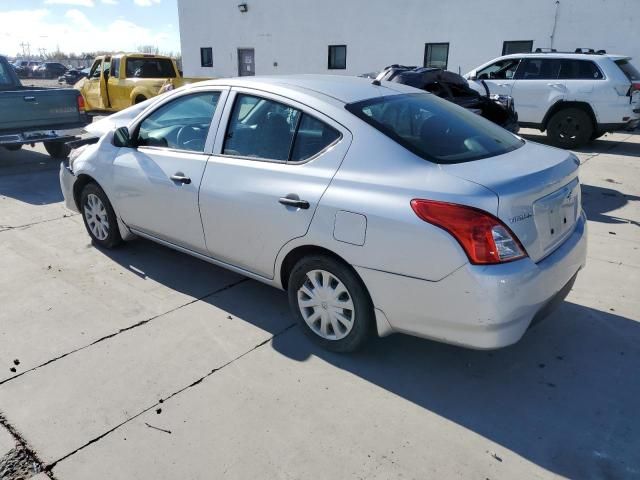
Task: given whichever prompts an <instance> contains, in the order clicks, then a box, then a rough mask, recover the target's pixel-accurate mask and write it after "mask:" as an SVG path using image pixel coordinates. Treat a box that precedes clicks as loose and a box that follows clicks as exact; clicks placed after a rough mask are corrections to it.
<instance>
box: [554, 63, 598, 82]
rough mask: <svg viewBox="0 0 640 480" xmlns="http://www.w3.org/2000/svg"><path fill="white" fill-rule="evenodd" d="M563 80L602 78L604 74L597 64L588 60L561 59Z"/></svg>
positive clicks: (561, 76) (560, 76) (561, 77)
mask: <svg viewBox="0 0 640 480" xmlns="http://www.w3.org/2000/svg"><path fill="white" fill-rule="evenodd" d="M558 78H560V79H562V80H602V78H604V77H603V75H602V72H601V71H600V69H599V68H598V67H597V65H596V64H595V63H593V62H591V61H588V60H561V61H560V75H559V77H558Z"/></svg>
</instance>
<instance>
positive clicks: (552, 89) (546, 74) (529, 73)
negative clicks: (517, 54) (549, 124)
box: [512, 57, 567, 124]
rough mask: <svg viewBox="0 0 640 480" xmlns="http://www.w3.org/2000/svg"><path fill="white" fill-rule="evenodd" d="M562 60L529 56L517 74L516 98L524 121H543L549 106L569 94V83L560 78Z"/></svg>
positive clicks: (516, 103) (519, 119)
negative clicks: (566, 83)
mask: <svg viewBox="0 0 640 480" xmlns="http://www.w3.org/2000/svg"><path fill="white" fill-rule="evenodd" d="M559 72H560V59H557V58H543V57H535V58H525V59H524V60H523V61H522V64H521V65H520V68H518V71H517V73H516V81H515V84H514V86H513V95H512V96H513V100H514V102H515V107H516V111H517V112H518V121H519V122H520V123H534V124H540V123H542V120H543V119H544V117H545V115H546V114H547V112H548V111H549V108H550V107H551V106H552V105H553V104H554V103H556V102H557V101H559V100H562V99H563V98H565V97H566V93H567V89H566V85H565V82H564V81H562V80H558V75H559Z"/></svg>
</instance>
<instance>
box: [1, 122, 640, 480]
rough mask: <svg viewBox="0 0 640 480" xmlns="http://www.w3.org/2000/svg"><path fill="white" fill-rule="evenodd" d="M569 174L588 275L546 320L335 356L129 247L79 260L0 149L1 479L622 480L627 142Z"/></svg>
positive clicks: (635, 345) (45, 184) (211, 281)
mask: <svg viewBox="0 0 640 480" xmlns="http://www.w3.org/2000/svg"><path fill="white" fill-rule="evenodd" d="M526 133H527V132H526V131H525V134H526ZM528 133H529V135H528V138H529V139H532V140H536V141H543V142H544V139H545V137H544V136H541V135H539V134H535V133H534V132H528ZM577 154H578V156H579V157H580V159H581V161H582V164H583V166H582V169H581V181H582V184H583V186H582V192H583V204H584V208H585V210H586V211H587V216H588V218H589V257H588V265H587V267H586V268H585V269H584V271H583V272H581V274H580V275H579V277H578V281H577V282H576V285H575V287H574V289H573V291H572V292H571V293H570V295H569V297H568V298H567V300H566V301H565V302H564V303H563V304H562V305H561V306H560V307H559V308H558V310H556V311H555V312H554V313H553V314H552V315H551V316H550V317H549V318H548V319H547V320H546V321H545V322H542V323H541V324H539V325H537V326H536V327H534V328H532V329H531V330H530V331H529V332H528V333H527V334H526V335H525V337H524V338H523V339H522V341H520V342H519V343H518V344H516V345H514V346H512V347H509V348H505V349H502V350H497V351H489V352H483V351H471V350H465V349H461V348H457V347H453V346H448V345H443V344H439V343H435V342H431V341H427V340H422V339H418V338H411V337H408V336H403V335H392V336H390V337H387V338H385V339H377V340H375V341H374V342H372V344H371V345H370V346H369V347H368V348H366V349H365V350H364V351H362V352H359V353H357V354H354V355H339V354H333V353H327V352H325V351H322V350H319V349H317V348H316V347H314V346H313V345H312V344H310V343H309V342H308V341H307V339H306V337H305V336H304V335H303V334H302V332H301V331H300V330H299V329H298V327H297V326H295V324H294V320H293V317H292V316H291V314H290V313H289V310H288V306H287V299H286V295H285V293H284V292H280V291H277V290H275V289H271V288H269V287H266V286H264V285H261V284H259V283H257V282H254V281H251V280H248V279H245V278H243V277H241V276H238V275H236V274H234V273H230V272H228V271H225V270H222V269H219V268H217V267H215V266H212V265H210V264H208V263H205V262H202V261H199V260H196V259H194V258H192V257H189V256H187V255H184V254H181V253H177V252H174V251H172V250H169V249H166V248H164V247H160V246H157V245H155V244H153V243H150V242H148V241H144V240H136V241H134V242H131V243H129V244H127V245H125V246H124V247H123V248H120V249H117V250H113V251H103V250H99V249H97V248H94V247H93V246H92V245H91V244H90V242H89V237H88V235H87V234H86V232H85V230H84V227H83V224H82V219H81V218H80V217H79V216H78V215H76V214H73V213H71V212H69V211H67V210H65V209H64V207H63V205H62V203H61V202H62V194H61V192H60V187H59V185H58V178H57V176H58V163H57V162H55V161H53V160H51V159H50V158H49V157H47V156H46V155H45V154H44V150H43V149H42V148H41V147H37V148H33V149H31V148H28V149H24V150H23V151H20V152H7V151H4V150H0V306H1V308H0V423H1V424H2V425H0V472H2V468H3V464H4V465H5V471H8V469H7V468H8V467H6V466H7V465H9V464H10V463H11V462H14V463H16V466H15V468H14V471H18V469H19V468H22V469H23V471H24V472H26V473H25V474H24V475H25V478H29V476H30V475H32V474H33V475H35V473H36V472H38V471H40V470H44V471H45V473H41V474H40V475H41V476H39V477H36V478H37V479H38V480H40V479H41V478H46V477H47V476H48V477H50V478H56V479H59V480H86V479H89V478H90V479H92V480H99V479H105V480H107V479H108V480H118V479H129V480H130V479H158V480H160V479H176V478H184V479H187V478H189V479H204V478H207V479H209V478H239V479H246V478H274V479H275V478H280V479H294V478H295V479H298V478H308V479H324V478H327V479H338V478H339V479H347V478H353V479H360V478H362V479H390V478H403V479H411V478H416V479H418V478H478V479H485V478H488V479H499V478H555V477H557V476H560V477H570V478H582V479H589V478H607V479H610V478H640V455H639V454H638V452H640V416H639V415H638V414H637V406H638V401H639V399H640V382H639V380H638V379H639V378H640V376H639V372H640V323H639V322H640V294H639V293H638V292H639V291H640V290H639V288H638V286H639V285H640V202H639V200H640V134H638V133H636V134H627V133H618V134H613V135H611V134H609V135H607V136H605V137H603V138H602V139H600V140H598V141H596V142H594V143H593V144H592V145H590V146H589V147H587V148H585V149H583V150H581V151H580V152H577ZM158 208H160V209H161V208H162V206H161V205H159V206H158ZM9 431H10V432H11V433H9ZM16 459H17V460H16ZM11 475H13V477H12V476H11ZM15 475H16V474H15V473H6V476H7V478H17V477H16V476H15ZM0 476H1V475H0Z"/></svg>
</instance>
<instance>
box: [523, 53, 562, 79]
mask: <svg viewBox="0 0 640 480" xmlns="http://www.w3.org/2000/svg"><path fill="white" fill-rule="evenodd" d="M559 73H560V60H559V59H553V58H525V59H524V60H523V61H522V64H521V65H520V67H519V68H518V72H517V74H516V79H517V80H555V79H557V78H558V75H559Z"/></svg>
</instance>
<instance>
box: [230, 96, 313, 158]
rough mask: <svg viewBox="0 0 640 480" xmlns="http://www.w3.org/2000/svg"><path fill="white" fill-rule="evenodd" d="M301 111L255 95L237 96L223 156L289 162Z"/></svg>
mask: <svg viewBox="0 0 640 480" xmlns="http://www.w3.org/2000/svg"><path fill="white" fill-rule="evenodd" d="M299 117H300V111H299V110H296V109H295V108H293V107H289V106H287V105H284V104H282V103H279V102H275V101H273V100H267V99H265V98H259V97H255V96H252V95H244V94H239V95H238V96H237V97H236V101H235V104H234V106H233V112H232V113H231V119H230V120H229V127H228V129H227V135H226V138H225V142H224V148H223V151H222V153H223V154H225V155H235V156H240V157H252V158H260V159H265V160H279V161H283V162H286V161H287V159H288V158H289V153H290V151H291V146H292V144H293V137H294V136H295V132H296V128H297V126H298V119H299Z"/></svg>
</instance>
